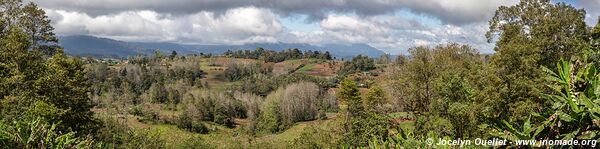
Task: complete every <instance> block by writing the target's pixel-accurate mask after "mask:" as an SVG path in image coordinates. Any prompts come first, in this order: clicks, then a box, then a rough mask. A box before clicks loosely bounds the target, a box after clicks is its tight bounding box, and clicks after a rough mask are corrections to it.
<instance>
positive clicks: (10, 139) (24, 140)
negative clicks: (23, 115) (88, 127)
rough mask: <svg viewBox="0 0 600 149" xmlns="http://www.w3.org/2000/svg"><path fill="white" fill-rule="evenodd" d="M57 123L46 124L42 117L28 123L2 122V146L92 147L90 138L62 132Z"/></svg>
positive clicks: (0, 131) (0, 137)
mask: <svg viewBox="0 0 600 149" xmlns="http://www.w3.org/2000/svg"><path fill="white" fill-rule="evenodd" d="M57 126H58V125H56V124H51V125H50V124H46V123H45V122H44V121H43V120H41V119H36V120H33V121H29V122H27V123H22V122H17V121H14V122H13V123H12V124H5V123H0V146H1V147H0V148H56V149H59V148H92V147H95V146H97V145H99V144H96V143H95V142H94V141H93V140H91V139H90V138H79V137H76V136H75V133H74V132H70V133H64V134H63V133H61V132H60V131H59V130H57Z"/></svg>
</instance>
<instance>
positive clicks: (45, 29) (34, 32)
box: [0, 0, 62, 57]
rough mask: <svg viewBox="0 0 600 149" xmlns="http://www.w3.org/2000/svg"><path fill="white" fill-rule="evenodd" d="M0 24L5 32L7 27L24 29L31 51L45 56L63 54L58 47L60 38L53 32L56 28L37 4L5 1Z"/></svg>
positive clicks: (19, 0) (0, 13) (1, 9)
mask: <svg viewBox="0 0 600 149" xmlns="http://www.w3.org/2000/svg"><path fill="white" fill-rule="evenodd" d="M0 15H1V16H0V20H1V21H0V22H3V23H0V24H4V25H2V26H1V27H2V30H3V32H4V31H6V29H8V27H7V26H13V27H17V28H19V29H22V30H23V32H24V33H25V34H27V35H28V39H29V43H30V44H31V47H29V48H30V49H33V50H36V51H39V52H40V53H42V54H44V55H45V56H48V57H50V56H52V55H54V54H55V53H56V52H62V51H60V49H59V48H58V46H57V42H58V38H56V36H55V35H54V33H53V32H52V31H53V30H54V28H53V27H52V26H51V24H50V19H48V17H47V16H46V13H45V12H44V10H42V9H41V8H39V7H38V6H37V5H36V4H35V3H33V2H30V3H28V4H27V5H23V4H22V1H21V0H4V1H1V2H0Z"/></svg>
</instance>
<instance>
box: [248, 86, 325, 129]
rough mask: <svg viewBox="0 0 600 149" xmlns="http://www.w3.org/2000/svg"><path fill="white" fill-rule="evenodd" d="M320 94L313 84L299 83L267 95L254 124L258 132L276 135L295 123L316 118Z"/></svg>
mask: <svg viewBox="0 0 600 149" xmlns="http://www.w3.org/2000/svg"><path fill="white" fill-rule="evenodd" d="M320 99H322V96H321V92H320V89H319V87H318V86H317V85H316V84H314V83H309V82H300V83H296V84H291V85H288V86H286V87H285V88H280V89H278V90H277V91H275V92H273V93H271V94H269V96H267V97H266V99H265V101H264V102H263V104H262V106H261V109H260V111H261V113H260V115H259V117H258V120H257V122H256V126H258V130H259V131H266V132H270V133H276V132H279V131H282V130H284V129H287V128H289V127H291V126H292V125H293V124H294V123H296V122H301V121H309V120H315V119H317V118H318V114H319V105H320V104H321V102H322V101H321V100H320Z"/></svg>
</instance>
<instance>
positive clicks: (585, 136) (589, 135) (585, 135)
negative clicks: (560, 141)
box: [577, 131, 597, 140]
mask: <svg viewBox="0 0 600 149" xmlns="http://www.w3.org/2000/svg"><path fill="white" fill-rule="evenodd" d="M596 135H597V134H596V132H595V131H586V132H583V133H581V135H579V136H577V139H585V140H590V139H593V138H594V137H596Z"/></svg>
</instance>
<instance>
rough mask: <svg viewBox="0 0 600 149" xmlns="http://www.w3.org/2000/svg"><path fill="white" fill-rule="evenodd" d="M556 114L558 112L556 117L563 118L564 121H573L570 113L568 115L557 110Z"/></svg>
mask: <svg viewBox="0 0 600 149" xmlns="http://www.w3.org/2000/svg"><path fill="white" fill-rule="evenodd" d="M557 114H558V117H559V118H560V120H563V121H565V122H572V121H573V118H572V117H571V116H570V115H568V114H566V113H564V112H561V111H559V112H557Z"/></svg>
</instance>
